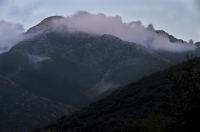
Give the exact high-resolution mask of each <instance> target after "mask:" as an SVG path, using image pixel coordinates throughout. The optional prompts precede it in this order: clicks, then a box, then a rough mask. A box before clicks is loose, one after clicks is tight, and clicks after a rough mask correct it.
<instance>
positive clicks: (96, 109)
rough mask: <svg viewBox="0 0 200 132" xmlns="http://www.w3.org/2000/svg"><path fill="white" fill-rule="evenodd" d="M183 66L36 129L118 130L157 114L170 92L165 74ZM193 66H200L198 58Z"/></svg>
mask: <svg viewBox="0 0 200 132" xmlns="http://www.w3.org/2000/svg"><path fill="white" fill-rule="evenodd" d="M186 66H187V63H186V62H183V63H181V64H178V65H176V66H173V67H170V68H169V69H166V70H164V71H160V72H156V73H154V74H152V75H150V76H145V77H143V78H142V79H140V80H138V81H135V82H133V83H130V84H129V85H127V86H125V87H122V88H119V89H117V90H115V91H114V92H113V93H112V94H110V95H109V96H108V97H106V98H104V99H101V100H99V101H97V102H94V103H91V104H90V105H88V106H87V107H85V108H83V109H82V110H80V111H77V112H73V113H72V114H71V115H68V116H63V117H61V118H60V119H58V120H57V121H56V122H54V123H51V124H49V125H48V126H46V127H44V128H43V129H39V131H40V130H45V131H50V130H57V131H71V130H73V131H82V132H84V131H86V132H88V131H95V132H97V131H119V129H120V128H121V127H124V126H125V125H127V124H129V123H132V122H134V121H135V120H136V119H141V118H147V117H148V116H149V115H151V114H157V113H159V112H160V111H159V106H160V104H161V103H162V96H163V93H168V92H170V91H169V89H170V87H171V86H172V82H170V80H169V77H170V76H173V75H174V74H176V75H178V74H181V73H183V70H184V68H186ZM196 66H200V58H198V61H197V63H196ZM37 131H38V130H37Z"/></svg>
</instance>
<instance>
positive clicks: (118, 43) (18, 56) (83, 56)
mask: <svg viewBox="0 0 200 132" xmlns="http://www.w3.org/2000/svg"><path fill="white" fill-rule="evenodd" d="M0 63H1V64H3V65H1V66H0V74H2V75H4V76H9V77H10V78H12V79H13V80H14V81H15V82H16V83H17V84H18V85H19V86H21V87H22V88H24V89H26V90H27V91H29V92H31V93H34V94H36V95H40V96H43V97H45V98H48V99H50V100H53V101H58V102H62V103H65V104H68V105H71V106H73V107H76V108H80V107H83V106H85V105H86V104H87V103H88V102H90V100H91V98H92V97H94V96H96V95H99V94H101V93H103V92H104V91H106V90H108V89H111V88H116V87H119V86H124V85H126V84H128V83H130V82H132V81H135V80H137V79H139V78H141V77H142V76H144V75H149V74H150V73H153V72H155V71H159V70H163V69H164V68H166V67H169V66H170V65H171V63H170V62H169V61H168V60H166V59H164V58H162V57H161V56H159V55H157V54H155V53H154V52H151V51H149V50H147V49H146V48H144V47H142V46H140V45H138V44H135V43H130V42H125V41H122V40H120V39H119V38H117V37H114V36H111V35H103V36H97V35H89V34H86V33H78V32H73V33H72V32H56V31H54V32H45V33H42V34H39V35H37V36H35V37H33V38H30V39H27V40H25V41H23V42H20V43H18V44H17V45H15V46H14V47H13V48H12V49H11V50H10V51H9V52H7V53H4V54H1V55H0Z"/></svg>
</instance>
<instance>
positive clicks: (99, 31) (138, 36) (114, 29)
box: [28, 11, 196, 52]
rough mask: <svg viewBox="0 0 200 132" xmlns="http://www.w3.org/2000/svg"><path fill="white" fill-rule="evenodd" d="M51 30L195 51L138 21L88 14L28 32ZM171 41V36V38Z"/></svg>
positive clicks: (56, 19) (60, 19)
mask: <svg viewBox="0 0 200 132" xmlns="http://www.w3.org/2000/svg"><path fill="white" fill-rule="evenodd" d="M48 27H51V29H52V30H56V31H58V30H59V31H63V30H68V31H70V32H77V31H78V32H86V33H89V34H96V35H103V34H111V35H113V36H117V37H119V38H121V39H122V40H125V41H129V42H134V43H137V44H141V45H143V46H145V47H147V48H149V49H151V50H161V51H169V52H183V51H190V50H195V49H196V46H195V45H191V44H188V43H186V42H184V45H183V41H173V42H172V41H171V40H170V39H169V35H168V34H166V33H158V32H156V31H155V29H154V27H153V25H152V24H150V25H149V26H148V27H145V26H144V25H143V24H142V22H141V21H132V22H129V23H126V22H123V20H122V18H121V17H120V16H115V17H113V16H107V15H105V14H103V13H100V14H91V13H89V12H85V11H79V12H76V13H75V14H73V15H71V16H67V17H61V16H56V17H50V18H47V19H45V20H44V21H42V22H41V23H40V24H39V25H37V26H36V27H34V28H31V29H29V30H28V32H30V31H33V30H37V29H38V30H40V31H41V30H43V31H45V30H49V28H48ZM170 37H172V36H170Z"/></svg>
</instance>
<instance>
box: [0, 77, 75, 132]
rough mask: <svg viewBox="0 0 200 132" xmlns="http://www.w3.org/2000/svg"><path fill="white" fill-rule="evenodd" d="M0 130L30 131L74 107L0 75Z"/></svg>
mask: <svg viewBox="0 0 200 132" xmlns="http://www.w3.org/2000/svg"><path fill="white" fill-rule="evenodd" d="M0 86H1V87H0V131H2V132H4V131H5V132H14V131H16V132H17V131H22V132H26V131H30V130H32V129H34V128H36V127H38V126H41V125H42V124H46V123H47V122H49V121H54V120H55V119H56V118H58V117H60V116H62V115H63V114H70V113H71V112H72V111H74V110H75V109H74V108H72V107H70V106H67V105H64V104H62V103H59V102H55V101H51V100H49V99H47V98H43V97H40V96H36V95H34V94H32V93H29V92H28V91H26V90H24V89H22V88H21V87H19V86H18V85H17V84H16V83H15V82H14V81H13V80H11V79H10V78H8V77H5V76H1V75H0Z"/></svg>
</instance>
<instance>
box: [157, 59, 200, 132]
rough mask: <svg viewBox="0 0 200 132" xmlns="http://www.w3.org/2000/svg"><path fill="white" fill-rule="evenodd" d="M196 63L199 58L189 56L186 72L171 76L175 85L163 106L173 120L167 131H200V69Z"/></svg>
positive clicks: (165, 97)
mask: <svg viewBox="0 0 200 132" xmlns="http://www.w3.org/2000/svg"><path fill="white" fill-rule="evenodd" d="M196 63H197V58H193V57H192V56H191V57H190V58H189V57H188V56H187V68H186V69H185V72H184V73H183V74H181V75H176V76H173V77H172V78H171V81H172V82H173V86H172V88H171V89H170V90H171V91H170V92H169V93H168V94H167V95H165V96H164V99H163V104H162V106H161V108H162V110H163V111H164V113H165V114H166V116H167V117H169V118H170V120H171V121H170V123H168V124H167V127H166V129H165V131H170V132H173V131H174V132H197V131H198V132H199V131H200V69H198V68H197V66H196Z"/></svg>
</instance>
